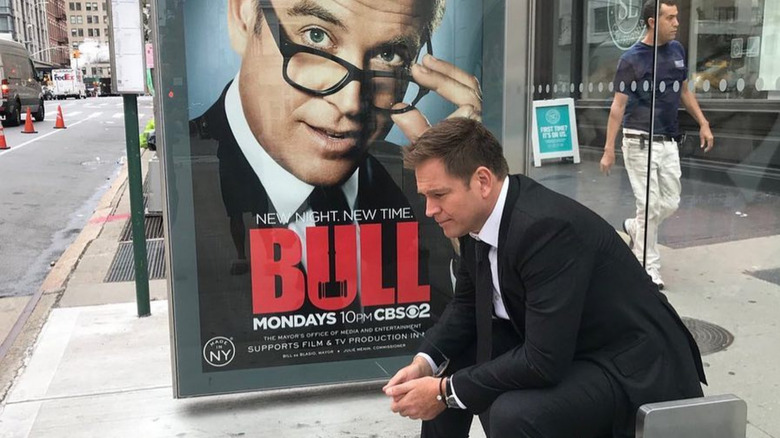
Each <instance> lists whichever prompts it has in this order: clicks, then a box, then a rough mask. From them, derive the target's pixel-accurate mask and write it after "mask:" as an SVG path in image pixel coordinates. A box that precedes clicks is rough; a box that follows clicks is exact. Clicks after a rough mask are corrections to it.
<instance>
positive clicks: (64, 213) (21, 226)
mask: <svg viewBox="0 0 780 438" xmlns="http://www.w3.org/2000/svg"><path fill="white" fill-rule="evenodd" d="M57 105H61V106H62V112H63V117H64V120H65V125H66V126H67V129H56V130H55V129H53V128H54V123H55V120H56V115H57ZM138 113H139V118H140V120H141V121H140V126H141V129H143V126H144V125H145V124H146V122H147V121H148V120H150V119H151V118H152V117H153V111H152V99H151V97H140V98H139V99H138ZM34 126H35V130H37V131H38V133H37V134H23V133H22V130H23V127H24V126H23V125H22V126H19V127H13V128H5V129H4V133H5V139H6V142H7V144H8V146H9V147H10V149H8V150H4V151H3V150H0V297H2V296H25V295H32V294H33V293H34V292H35V291H36V290H37V289H38V287H40V285H41V283H42V282H43V280H44V278H45V277H46V275H47V273H48V271H49V269H50V266H51V263H53V262H54V261H56V260H57V259H58V258H59V256H60V255H61V254H62V252H63V251H65V249H66V248H67V247H68V245H70V244H71V243H72V242H73V240H74V239H75V238H76V236H78V234H79V232H80V231H81V229H82V228H83V227H84V225H85V224H86V222H87V220H89V218H90V216H91V214H92V211H93V210H94V208H95V206H96V204H97V202H98V200H99V199H100V197H101V196H102V194H103V193H104V192H105V191H106V190H107V189H108V187H110V185H111V183H112V182H113V180H114V178H116V176H117V175H118V173H119V170H120V168H121V166H122V164H123V163H124V161H125V160H126V155H127V154H126V146H125V134H124V110H123V107H122V98H121V97H99V98H98V97H90V98H88V99H85V100H72V99H71V100H67V101H57V100H53V101H48V102H46V119H45V121H43V122H35V123H34Z"/></svg>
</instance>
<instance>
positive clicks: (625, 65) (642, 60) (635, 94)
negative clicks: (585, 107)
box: [600, 0, 714, 289]
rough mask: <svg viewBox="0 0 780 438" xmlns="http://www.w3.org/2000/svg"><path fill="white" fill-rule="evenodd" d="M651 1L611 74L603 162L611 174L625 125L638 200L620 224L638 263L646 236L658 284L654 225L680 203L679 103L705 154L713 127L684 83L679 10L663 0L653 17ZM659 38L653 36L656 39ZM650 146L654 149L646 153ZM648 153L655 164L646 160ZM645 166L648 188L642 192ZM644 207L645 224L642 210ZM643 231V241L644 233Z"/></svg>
mask: <svg viewBox="0 0 780 438" xmlns="http://www.w3.org/2000/svg"><path fill="white" fill-rule="evenodd" d="M655 8H656V0H647V1H646V2H645V3H644V5H643V7H642V19H643V20H644V22H645V24H646V25H647V33H646V34H645V37H644V38H643V39H642V40H641V41H639V42H637V43H636V44H634V46H633V47H631V48H630V49H629V50H628V51H626V52H625V53H624V54H623V56H621V57H620V62H619V63H618V68H617V74H616V75H615V98H614V100H613V101H612V108H611V109H610V113H609V121H608V122H607V139H606V143H605V144H604V155H603V157H602V158H601V163H600V168H601V171H602V172H603V173H604V174H607V175H609V171H610V169H611V168H612V165H613V164H615V137H616V136H617V132H618V128H619V127H620V125H621V123H622V125H623V147H622V151H623V161H624V163H625V167H626V171H627V172H628V179H629V180H630V181H631V189H632V190H633V192H634V197H635V198H636V215H635V217H632V218H628V219H626V220H625V221H624V222H623V230H624V231H625V232H626V234H628V236H629V238H630V243H629V245H630V246H631V249H632V250H633V252H634V255H636V257H637V258H638V259H639V261H640V262H641V261H642V259H643V257H644V252H645V240H646V242H647V248H646V249H647V256H646V259H645V261H644V266H645V270H646V271H647V273H648V274H649V275H650V277H651V278H652V279H653V282H654V283H655V284H657V285H658V287H659V288H660V289H663V288H664V281H663V279H662V278H661V273H660V269H661V256H660V254H659V253H658V227H659V226H660V224H661V222H663V220H664V219H666V218H668V217H669V216H671V215H672V214H673V213H674V212H675V211H676V210H677V207H678V205H679V203H680V190H681V186H680V176H681V174H682V173H681V171H680V157H679V151H678V141H679V140H680V136H679V124H678V120H677V112H678V108H679V107H680V102H682V104H683V106H684V107H685V109H686V110H687V111H688V113H689V114H691V116H693V118H694V119H695V120H696V122H697V123H698V124H699V137H700V147H701V148H702V149H704V152H709V151H710V149H712V146H713V145H714V137H713V135H712V131H711V130H710V125H709V122H708V121H707V119H706V118H705V117H704V114H703V113H702V111H701V109H700V108H699V104H698V102H697V101H696V96H695V95H694V94H693V92H691V90H690V89H689V88H688V68H687V66H686V61H685V60H686V59H687V58H686V56H685V50H684V49H683V46H682V44H680V43H679V42H678V41H676V40H675V38H676V37H677V28H678V27H679V25H680V23H679V21H678V10H677V2H676V0H661V1H660V11H659V14H658V21H657V22H656V18H655V15H656V9H655ZM656 38H657V40H656ZM655 43H657V60H656V64H657V69H656V70H655V78H656V81H655V83H656V87H655V89H656V99H655V117H654V118H655V120H654V121H653V122H654V126H653V128H654V129H653V138H652V139H651V138H650V133H649V130H650V123H651V121H650V113H651V108H650V102H651V97H652V93H653V90H652V87H650V86H649V84H651V83H652V81H653V76H654V66H653V53H654V51H655V49H656V48H655V47H654V44H655ZM651 150H652V152H651ZM648 155H651V157H652V162H651V163H649V164H648ZM648 167H649V171H650V179H649V184H650V193H649V198H648V194H647V184H648V178H647V177H648V175H647V172H648ZM646 209H647V227H645V210H646ZM645 232H646V233H647V239H645Z"/></svg>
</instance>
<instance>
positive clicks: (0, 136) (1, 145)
mask: <svg viewBox="0 0 780 438" xmlns="http://www.w3.org/2000/svg"><path fill="white" fill-rule="evenodd" d="M6 149H11V148H9V147H8V144H7V143H6V142H5V132H3V125H0V151H4V150H6Z"/></svg>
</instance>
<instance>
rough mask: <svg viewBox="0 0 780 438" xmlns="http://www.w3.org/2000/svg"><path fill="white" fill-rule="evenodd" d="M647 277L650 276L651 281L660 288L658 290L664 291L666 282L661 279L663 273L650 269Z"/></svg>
mask: <svg viewBox="0 0 780 438" xmlns="http://www.w3.org/2000/svg"><path fill="white" fill-rule="evenodd" d="M647 275H649V276H650V279H652V280H653V283H655V284H656V286H658V290H664V280H663V279H662V278H661V273H660V272H658V269H655V268H648V269H647Z"/></svg>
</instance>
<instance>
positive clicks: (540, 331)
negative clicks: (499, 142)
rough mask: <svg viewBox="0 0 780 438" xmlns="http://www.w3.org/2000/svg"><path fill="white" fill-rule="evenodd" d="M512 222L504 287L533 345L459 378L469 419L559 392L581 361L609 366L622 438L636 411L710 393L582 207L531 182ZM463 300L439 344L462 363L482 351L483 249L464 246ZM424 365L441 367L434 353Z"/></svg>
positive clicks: (519, 191) (661, 314)
mask: <svg viewBox="0 0 780 438" xmlns="http://www.w3.org/2000/svg"><path fill="white" fill-rule="evenodd" d="M508 181H509V189H508V196H507V200H506V205H505V207H504V210H503V214H502V218H501V227H500V232H499V246H498V275H499V281H500V288H501V295H502V299H503V302H504V305H505V306H506V309H507V312H508V314H509V316H510V321H511V323H512V326H513V327H514V330H515V331H516V332H517V334H518V335H519V337H520V338H521V339H523V341H522V342H521V343H520V344H519V345H517V346H516V347H515V348H513V349H511V350H510V351H508V352H506V353H505V354H502V355H500V356H498V357H495V358H494V359H493V360H491V361H489V362H486V363H483V364H480V365H475V366H472V367H470V368H466V369H464V370H461V371H459V372H456V373H455V374H454V376H453V385H454V387H455V390H456V392H457V394H458V397H459V398H460V399H461V401H462V402H463V403H464V404H465V405H466V406H467V407H468V408H469V410H471V411H473V412H475V413H479V412H482V411H484V410H485V409H486V408H488V407H489V406H490V404H491V403H492V402H493V401H494V400H495V399H496V398H497V397H498V396H499V395H500V394H502V393H504V392H506V391H511V390H517V389H524V388H539V387H547V386H552V385H555V384H556V383H558V382H560V381H561V380H562V379H564V378H565V377H566V374H567V370H568V369H569V367H570V365H571V364H572V362H573V361H589V362H593V363H596V364H598V365H599V366H601V367H602V368H603V369H604V370H605V371H606V372H607V373H608V374H609V375H610V376H611V377H612V378H613V380H614V381H616V382H618V383H619V385H620V387H621V388H622V390H623V391H624V393H625V394H626V395H627V396H628V399H629V401H630V404H631V406H630V408H629V409H627V410H626V411H624V412H622V413H619V414H618V418H616V421H615V430H616V432H618V431H622V432H623V433H625V434H628V435H631V434H633V418H634V414H635V413H636V409H637V408H638V407H639V406H640V405H642V404H644V403H649V402H655V401H660V400H670V399H681V398H689V397H696V396H700V395H701V394H702V391H701V387H700V384H699V381H701V382H705V377H704V371H703V368H702V364H701V357H700V354H699V350H698V347H697V346H696V343H695V342H694V340H693V338H692V336H691V335H690V333H689V332H688V330H687V329H686V327H685V326H684V325H683V323H682V321H681V320H680V318H679V316H678V315H677V313H676V312H675V310H674V309H673V308H672V306H671V305H670V304H669V302H668V301H667V299H666V297H665V296H664V295H663V294H661V293H660V292H659V291H658V288H657V287H656V286H655V285H654V284H653V283H652V281H651V280H650V278H649V277H648V276H647V274H646V273H645V271H644V269H642V266H641V265H640V264H639V263H638V262H637V260H636V258H635V257H634V256H633V254H632V253H631V251H630V250H629V249H628V247H627V246H626V244H625V243H624V242H623V241H622V239H620V237H619V235H618V234H617V233H616V232H615V230H614V228H612V227H611V226H610V225H609V224H608V223H607V222H605V221H604V220H603V219H601V218H600V217H599V216H598V215H596V214H595V213H594V212H592V211H591V210H589V209H587V208H586V207H584V206H582V205H581V204H579V203H577V202H575V201H573V200H571V199H569V198H567V197H565V196H563V195H560V194H558V193H555V192H553V191H551V190H549V189H547V188H545V187H543V186H542V185H540V184H538V183H536V182H535V181H533V180H531V179H530V178H527V177H524V176H521V175H514V176H510V177H509V180H508ZM461 255H462V257H463V258H462V261H461V264H460V269H459V272H458V275H457V284H456V288H455V296H454V298H453V300H452V302H451V303H450V305H449V306H448V308H447V310H446V311H445V313H444V315H443V317H442V319H441V321H440V322H439V323H438V324H437V325H436V326H435V327H433V328H432V329H431V330H430V331H429V334H430V340H431V341H432V343H434V344H435V345H437V346H438V347H439V348H440V349H441V350H442V351H443V352H444V353H445V354H447V355H448V356H450V357H452V356H457V355H458V354H459V353H461V352H462V351H463V349H464V348H465V347H466V346H467V345H468V344H469V343H470V342H471V341H474V340H475V328H474V326H475V325H474V322H475V319H474V299H475V291H474V284H475V283H476V262H475V241H474V239H473V238H471V237H469V236H466V237H464V238H462V239H461ZM424 352H425V353H427V354H429V355H430V356H431V357H433V358H434V359H435V360H436V361H437V363H441V360H442V358H441V355H439V354H438V353H437V352H436V350H435V349H433V348H430V347H428V348H426V349H425V350H424Z"/></svg>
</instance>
